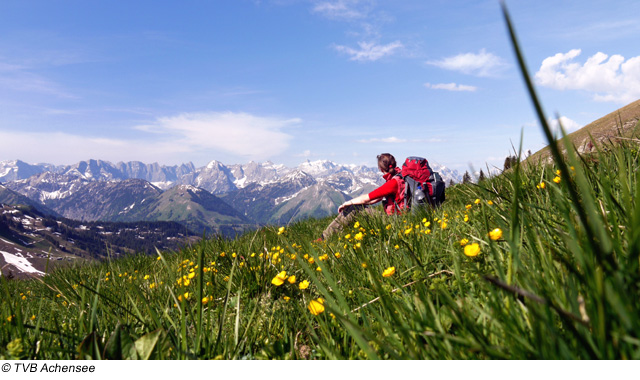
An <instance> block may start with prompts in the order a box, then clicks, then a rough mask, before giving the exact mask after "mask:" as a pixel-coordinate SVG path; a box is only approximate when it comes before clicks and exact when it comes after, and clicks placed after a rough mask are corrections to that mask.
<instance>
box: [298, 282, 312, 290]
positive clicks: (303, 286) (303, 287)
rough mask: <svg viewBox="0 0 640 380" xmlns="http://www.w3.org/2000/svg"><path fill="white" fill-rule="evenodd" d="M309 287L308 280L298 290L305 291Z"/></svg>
mask: <svg viewBox="0 0 640 380" xmlns="http://www.w3.org/2000/svg"><path fill="white" fill-rule="evenodd" d="M308 287H309V281H307V280H304V281H302V282H301V283H300V285H298V288H300V290H305V289H306V288H308Z"/></svg>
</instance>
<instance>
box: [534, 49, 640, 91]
mask: <svg viewBox="0 0 640 380" xmlns="http://www.w3.org/2000/svg"><path fill="white" fill-rule="evenodd" d="M581 52H582V51H581V50H580V49H573V50H570V51H569V52H567V53H558V54H556V55H554V56H552V57H548V58H545V59H544V60H543V61H542V64H541V65H540V69H539V70H538V72H537V73H536V75H535V78H536V81H537V83H538V84H539V85H541V86H545V87H549V88H553V89H556V90H561V91H564V90H583V91H587V92H591V93H592V94H593V98H594V100H597V101H606V102H617V103H630V102H632V101H634V100H637V99H638V98H640V56H637V57H633V58H630V59H628V60H627V61H626V62H625V59H624V57H623V56H621V55H617V54H616V55H612V56H611V57H609V56H608V55H607V54H604V53H601V52H598V53H596V54H594V55H593V56H592V57H590V58H588V59H587V61H586V62H585V63H584V64H579V63H576V62H573V60H574V59H575V58H576V57H578V56H579V55H580V54H581Z"/></svg>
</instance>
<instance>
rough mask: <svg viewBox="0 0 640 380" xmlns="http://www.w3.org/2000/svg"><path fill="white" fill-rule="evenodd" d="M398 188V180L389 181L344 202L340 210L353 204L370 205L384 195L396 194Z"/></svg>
mask: <svg viewBox="0 0 640 380" xmlns="http://www.w3.org/2000/svg"><path fill="white" fill-rule="evenodd" d="M397 190H398V182H397V181H387V182H386V183H385V184H384V185H382V186H380V187H379V188H377V189H375V190H374V191H372V192H370V193H369V194H362V195H360V196H358V197H355V198H353V199H351V200H348V201H346V202H344V203H343V204H341V205H340V207H338V212H339V213H340V212H342V210H344V208H345V207H348V206H351V205H370V204H374V203H378V202H380V200H381V199H382V197H385V196H388V195H391V194H395V192H396V191H397Z"/></svg>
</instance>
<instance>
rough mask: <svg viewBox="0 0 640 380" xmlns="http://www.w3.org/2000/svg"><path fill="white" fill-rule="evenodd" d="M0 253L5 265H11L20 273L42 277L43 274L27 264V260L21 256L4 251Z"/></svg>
mask: <svg viewBox="0 0 640 380" xmlns="http://www.w3.org/2000/svg"><path fill="white" fill-rule="evenodd" d="M0 253H1V254H2V256H3V258H4V261H5V262H6V263H7V264H9V265H13V266H14V267H16V268H17V269H18V270H20V271H21V272H28V273H34V274H37V275H41V276H44V272H42V271H39V270H37V269H36V268H34V267H33V265H31V263H30V262H29V260H27V259H26V258H24V257H23V256H22V255H21V254H19V253H18V254H15V255H14V254H12V253H9V252H5V251H0Z"/></svg>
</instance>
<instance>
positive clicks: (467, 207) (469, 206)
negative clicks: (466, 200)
mask: <svg viewBox="0 0 640 380" xmlns="http://www.w3.org/2000/svg"><path fill="white" fill-rule="evenodd" d="M471 207H473V206H471V205H466V206H464V208H466V209H467V210H468V209H470V208H471Z"/></svg>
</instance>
